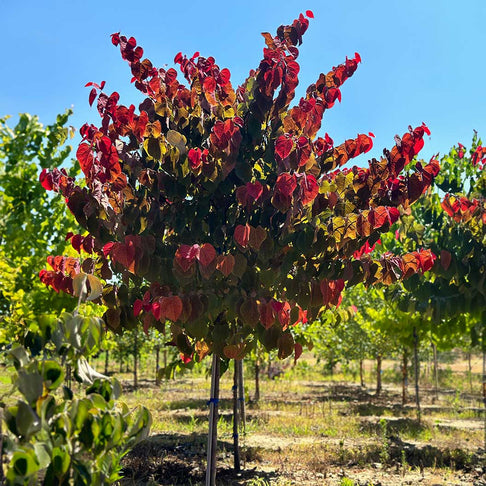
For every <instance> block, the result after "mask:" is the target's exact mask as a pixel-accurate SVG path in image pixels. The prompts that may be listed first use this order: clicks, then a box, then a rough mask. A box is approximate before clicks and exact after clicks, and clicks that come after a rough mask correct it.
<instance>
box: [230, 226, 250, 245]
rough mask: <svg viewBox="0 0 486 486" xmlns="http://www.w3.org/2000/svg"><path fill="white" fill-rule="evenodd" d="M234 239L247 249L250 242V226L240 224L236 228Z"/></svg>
mask: <svg viewBox="0 0 486 486" xmlns="http://www.w3.org/2000/svg"><path fill="white" fill-rule="evenodd" d="M233 237H234V239H235V241H236V243H238V245H240V246H241V247H242V248H246V247H247V246H248V242H249V241H250V225H249V224H246V225H245V226H243V225H241V224H239V225H238V226H237V227H236V228H235V232H234V234H233Z"/></svg>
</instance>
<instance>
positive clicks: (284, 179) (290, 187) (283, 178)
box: [275, 173, 297, 197]
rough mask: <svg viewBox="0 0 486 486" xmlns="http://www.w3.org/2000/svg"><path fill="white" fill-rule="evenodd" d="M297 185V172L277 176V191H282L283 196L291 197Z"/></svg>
mask: <svg viewBox="0 0 486 486" xmlns="http://www.w3.org/2000/svg"><path fill="white" fill-rule="evenodd" d="M296 187H297V180H296V178H295V174H288V173H283V174H280V175H279V176H278V177H277V181H276V183H275V191H277V192H279V193H281V194H282V195H283V196H285V197H291V196H292V194H293V192H294V191H295V188H296Z"/></svg>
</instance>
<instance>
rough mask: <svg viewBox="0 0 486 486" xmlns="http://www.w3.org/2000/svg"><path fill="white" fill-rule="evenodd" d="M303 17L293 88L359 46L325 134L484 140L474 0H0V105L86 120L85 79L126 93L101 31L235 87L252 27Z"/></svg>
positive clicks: (115, 56) (158, 61)
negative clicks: (210, 72) (185, 60)
mask: <svg viewBox="0 0 486 486" xmlns="http://www.w3.org/2000/svg"><path fill="white" fill-rule="evenodd" d="M307 9H311V10H313V12H314V15H315V18H314V19H313V20H311V23H310V27H309V30H308V31H307V33H306V34H305V36H304V43H303V45H302V46H301V48H300V53H301V55H300V57H299V61H300V64H301V81H300V92H299V93H298V94H302V93H303V92H304V90H305V88H306V87H307V85H309V84H310V83H312V82H313V81H314V80H315V79H317V77H318V75H319V73H320V72H327V71H329V70H330V68H331V67H332V66H334V65H337V64H339V63H341V62H342V61H344V59H345V57H346V55H348V56H353V55H354V52H355V51H357V52H359V53H360V55H361V58H362V61H363V62H362V64H361V65H360V66H359V68H358V71H357V72H356V73H355V75H354V76H353V77H352V78H351V79H349V80H348V81H347V82H346V83H345V85H344V86H343V88H342V103H341V104H337V105H336V106H335V107H334V108H333V109H332V110H331V111H329V112H328V113H327V114H326V116H325V119H324V124H323V131H327V132H328V133H329V135H330V136H331V137H332V138H333V139H334V141H335V143H336V144H337V143H340V142H342V141H343V140H344V139H346V138H350V137H354V136H355V135H356V134H357V133H363V132H364V133H368V132H369V131H372V132H373V133H374V134H375V135H376V138H375V147H374V149H373V151H372V152H371V155H373V156H377V157H378V156H379V155H380V154H381V151H382V149H383V148H384V147H388V148H391V146H392V145H393V143H394V142H393V136H394V135H395V134H400V135H401V134H402V133H404V132H405V131H406V130H407V127H408V125H409V124H411V125H413V126H415V125H419V124H421V123H422V122H425V123H426V124H427V125H428V126H429V128H430V130H431V131H432V135H431V137H430V138H428V139H426V143H425V148H424V150H423V151H422V155H423V156H424V157H425V158H429V157H430V156H431V155H432V154H434V153H436V152H441V153H444V152H447V151H448V149H449V148H450V147H451V146H452V145H454V144H456V143H457V142H462V143H464V144H469V142H470V140H471V137H472V133H473V129H476V130H477V131H478V132H479V134H480V135H482V136H483V138H484V139H486V56H485V49H486V28H485V24H484V22H485V18H486V0H463V1H461V2H456V1H453V0H442V1H440V0H408V1H406V2H403V1H400V2H398V1H396V0H368V1H358V0H342V1H334V2H331V1H317V0H307V1H306V2H303V1H298V2H297V1H290V0H280V1H276V0H270V1H265V0H258V1H257V0H246V1H243V2H236V1H233V2H231V1H227V2H223V1H216V0H206V1H197V2H196V1H185V2H182V1H179V2H178V1H173V0H171V1H164V0H158V1H152V0H145V1H139V2H135V1H133V0H132V1H130V2H128V1H126V0H121V1H119V2H111V1H105V2H99V1H98V2H93V1H91V0H87V1H79V2H78V1H75V0H62V1H52V0H45V1H43V2H39V1H37V0H36V1H33V0H24V1H23V2H19V1H12V0H0V32H1V33H2V41H3V42H2V44H3V46H2V48H3V56H2V63H1V67H0V116H3V115H6V114H10V115H13V116H14V117H15V115H17V114H18V113H21V112H29V113H32V114H37V115H39V117H40V119H41V121H42V122H43V123H45V124H48V123H50V122H52V121H53V120H54V118H55V115H56V114H57V113H59V112H63V111H64V110H65V109H66V108H69V107H73V109H74V116H73V117H72V119H71V124H72V125H73V126H74V127H75V128H79V127H80V126H81V125H82V124H83V123H84V122H85V121H89V122H93V123H98V120H99V118H98V116H97V113H96V111H95V109H94V108H93V109H90V108H89V105H88V93H89V89H88V88H85V87H84V85H85V84H86V83H87V82H89V81H96V82H100V81H102V80H106V81H107V86H106V88H105V90H106V91H107V92H111V91H118V92H119V93H120V94H121V101H120V102H121V103H123V104H126V105H129V104H131V103H135V104H136V103H138V99H139V98H138V97H137V91H136V90H135V88H134V87H132V86H131V85H130V72H129V69H128V66H127V65H126V63H125V62H124V61H122V60H121V57H120V54H119V51H118V49H117V48H115V47H114V46H112V44H111V42H110V37H109V36H110V34H112V33H113V32H118V31H121V33H122V34H124V35H127V36H134V37H135V38H136V39H137V41H138V43H139V44H140V45H141V46H142V47H143V48H144V51H145V55H146V56H147V57H148V58H149V59H150V60H151V61H152V62H153V63H154V64H155V65H156V66H157V67H161V66H163V65H165V64H167V65H169V66H173V59H174V56H175V54H177V53H178V52H179V51H182V52H183V53H187V54H190V55H192V54H193V53H194V52H195V51H200V52H201V55H204V56H210V55H212V56H214V57H215V58H216V61H217V63H218V64H219V65H220V67H227V68H229V69H230V71H231V73H232V82H233V85H234V86H236V85H238V84H240V82H241V81H243V80H244V79H245V77H246V75H247V73H248V71H249V70H250V69H251V68H255V67H257V66H258V63H259V60H260V58H261V54H262V48H263V38H262V37H261V36H260V33H261V32H263V31H269V32H271V33H275V31H276V28H277V27H278V26H279V25H281V24H283V23H290V22H291V21H292V20H293V19H294V18H296V17H297V16H298V14H299V13H300V12H304V11H305V10H307Z"/></svg>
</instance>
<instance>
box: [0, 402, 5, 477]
mask: <svg viewBox="0 0 486 486" xmlns="http://www.w3.org/2000/svg"><path fill="white" fill-rule="evenodd" d="M4 481H5V476H4V474H3V409H0V484H4Z"/></svg>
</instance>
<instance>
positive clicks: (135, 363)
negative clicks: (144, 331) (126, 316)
mask: <svg viewBox="0 0 486 486" xmlns="http://www.w3.org/2000/svg"><path fill="white" fill-rule="evenodd" d="M133 387H134V388H138V332H137V330H136V329H135V346H134V349H133Z"/></svg>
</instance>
